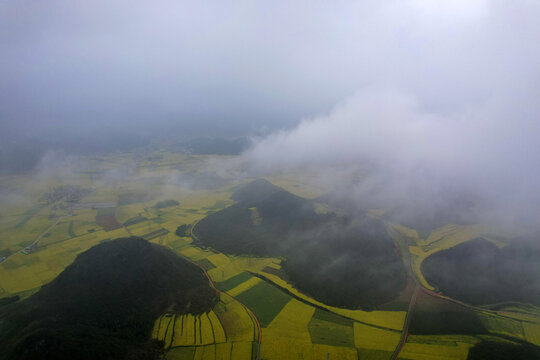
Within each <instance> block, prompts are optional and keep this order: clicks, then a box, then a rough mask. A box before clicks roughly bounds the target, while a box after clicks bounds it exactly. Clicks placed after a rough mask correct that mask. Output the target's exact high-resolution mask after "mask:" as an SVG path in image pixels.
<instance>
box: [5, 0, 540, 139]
mask: <svg viewBox="0 0 540 360" xmlns="http://www.w3.org/2000/svg"><path fill="white" fill-rule="evenodd" d="M448 3H450V2H448ZM489 4H490V5H488V1H481V0H472V1H465V0H457V1H453V2H451V4H444V3H441V2H440V1H434V0H432V1H430V0H408V1H397V0H391V1H374V0H368V1H332V2H327V1H295V2H285V1H262V2H252V1H232V2H223V1H207V2H200V1H171V0H165V1H160V2H154V1H112V2H111V1H103V0H97V1H91V2H90V1H83V2H72V1H58V0H52V1H46V2H39V1H27V0H23V1H2V2H0V52H1V53H2V54H3V56H2V57H0V78H1V81H0V92H1V93H2V94H3V95H2V97H1V98H0V110H1V113H0V116H1V118H0V119H1V121H2V123H3V125H6V124H9V125H10V126H7V127H8V128H12V127H14V126H15V125H14V124H15V123H17V124H19V125H18V126H25V127H27V128H28V129H27V131H28V130H31V129H34V128H36V126H37V125H38V123H39V124H40V125H39V127H38V128H46V129H47V128H51V127H57V126H61V127H62V128H64V129H66V124H71V125H72V126H73V127H75V128H80V127H83V126H89V125H88V124H89V123H92V124H96V125H108V126H111V125H125V124H131V125H132V126H133V125H135V124H143V125H148V124H150V126H147V127H146V128H145V129H147V128H156V127H159V126H162V125H163V124H165V123H173V124H176V125H178V126H179V127H180V128H182V129H189V128H194V129H195V128H197V129H200V130H202V131H204V130H207V131H208V130H209V129H214V130H217V131H223V130H226V129H229V130H230V132H232V133H235V132H245V131H248V132H252V131H254V130H258V129H260V128H264V127H268V128H270V129H272V128H279V127H283V126H290V125H292V124H295V123H297V122H298V121H299V120H300V119H301V118H304V117H310V116H314V115H316V114H318V113H321V112H327V111H328V110H329V109H331V108H332V107H333V106H334V105H335V104H336V103H338V102H340V101H342V100H343V99H344V98H346V97H348V96H350V95H351V94H353V93H354V92H356V91H358V90H361V89H362V88H364V87H366V86H372V85H373V84H374V83H376V84H379V83H381V82H383V83H388V84H392V85H396V86H398V87H400V88H406V89H407V91H412V92H413V93H414V94H415V96H417V98H418V100H419V101H420V102H421V103H422V104H424V105H425V106H427V107H428V108H430V109H434V110H436V111H444V112H455V111H460V110H462V109H463V108H464V107H467V106H470V105H471V104H473V103H478V102H481V101H485V100H486V99H487V98H488V97H489V96H490V94H491V93H492V92H493V91H497V90H498V89H497V88H500V86H497V84H498V83H500V82H501V81H503V82H504V83H505V86H506V87H507V88H508V91H515V90H519V89H515V88H516V84H519V85H520V86H521V82H522V80H524V77H525V79H527V80H529V81H530V80H531V79H530V77H528V75H525V73H526V71H525V70H527V69H526V66H527V65H531V64H532V62H533V60H535V59H534V57H535V56H537V55H538V54H537V51H536V49H534V48H530V46H531V45H533V42H534V41H535V39H536V37H535V35H536V34H537V30H538V28H537V26H536V25H535V22H536V21H535V19H536V15H537V14H538V5H537V3H536V2H535V1H523V0H518V1H511V2H510V1H490V2H489ZM528 47H529V48H528ZM527 48H528V49H527ZM526 49H527V52H526V53H524V52H523V51H524V50H526ZM531 56H532V57H533V58H532V59H530V60H529V59H528V58H530V57H531ZM493 60H495V62H493ZM524 62H525V64H523V63H524ZM501 65H502V68H501ZM524 65H525V67H524ZM508 66H516V67H519V68H520V69H521V70H522V72H518V73H513V74H507V73H505V70H507V67H508ZM494 85H495V86H496V88H495V89H494ZM533 85H534V84H533ZM182 125H184V126H182ZM209 125H212V126H209ZM3 127H4V128H5V127H6V126H3Z"/></svg>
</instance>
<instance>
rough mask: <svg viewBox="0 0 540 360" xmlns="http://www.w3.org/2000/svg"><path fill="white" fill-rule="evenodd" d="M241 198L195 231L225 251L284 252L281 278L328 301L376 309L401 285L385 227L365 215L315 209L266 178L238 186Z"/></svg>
mask: <svg viewBox="0 0 540 360" xmlns="http://www.w3.org/2000/svg"><path fill="white" fill-rule="evenodd" d="M232 198H233V199H235V200H236V201H238V203H237V204H234V205H232V206H230V207H228V208H225V209H223V210H221V211H219V212H217V213H214V214H211V215H209V216H207V217H206V218H204V219H203V220H201V221H200V222H199V223H198V224H197V226H196V227H195V229H194V231H195V234H196V236H197V237H198V238H199V239H200V240H201V241H202V242H203V243H204V244H206V245H209V246H212V247H214V248H216V249H218V250H220V251H222V252H225V253H229V254H253V255H258V256H282V257H285V259H286V260H285V261H284V262H283V268H284V270H285V274H286V275H285V276H286V277H288V280H289V281H290V282H292V283H293V284H294V285H295V286H296V287H297V288H298V289H299V290H300V291H302V292H305V293H306V294H308V295H310V296H312V297H313V298H315V299H317V300H319V301H322V302H324V303H326V304H328V305H332V306H339V307H345V308H350V309H357V308H362V309H374V308H376V306H377V305H378V304H382V303H384V302H387V301H390V300H392V299H393V298H394V297H396V296H397V295H398V294H399V292H400V291H401V290H402V289H403V288H404V286H405V274H406V272H405V269H404V267H403V264H402V262H401V259H400V257H399V256H398V254H397V253H396V251H395V249H394V245H393V243H392V240H391V238H390V237H389V236H388V234H387V233H386V230H385V228H384V226H383V224H382V223H381V222H379V221H377V220H374V219H371V218H368V217H359V218H354V219H353V218H349V217H345V216H341V217H340V216H337V215H335V214H332V213H328V214H319V213H317V212H316V211H315V205H314V203H313V202H312V201H310V200H307V199H304V198H301V197H298V196H295V195H293V194H291V193H289V192H287V191H285V190H283V189H281V188H278V187H276V186H274V185H272V184H271V183H269V182H268V181H266V180H257V181H255V182H252V183H250V184H247V185H245V186H242V187H239V188H238V189H236V191H235V193H234V194H233V196H232Z"/></svg>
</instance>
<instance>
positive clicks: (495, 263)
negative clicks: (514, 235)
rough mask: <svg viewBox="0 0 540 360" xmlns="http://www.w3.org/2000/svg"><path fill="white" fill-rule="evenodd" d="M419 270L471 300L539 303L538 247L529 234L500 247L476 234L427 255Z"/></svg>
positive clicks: (446, 290)
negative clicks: (477, 236)
mask: <svg viewBox="0 0 540 360" xmlns="http://www.w3.org/2000/svg"><path fill="white" fill-rule="evenodd" d="M422 272H423V273H424V276H425V278H426V280H427V281H428V282H429V283H431V284H433V285H437V286H438V287H439V288H440V289H441V290H442V291H443V292H444V293H446V294H448V295H449V296H451V297H454V298H456V299H460V300H463V301H466V302H468V303H470V304H495V303H501V302H508V301H519V302H525V303H531V304H535V305H540V276H539V274H540V251H539V250H538V247H537V246H536V245H535V243H534V239H532V238H531V239H525V238H523V239H515V240H513V241H512V242H511V243H510V244H509V245H507V246H505V247H503V248H498V247H497V246H496V245H494V244H493V243H491V242H489V241H487V240H485V239H483V238H477V239H474V240H471V241H468V242H466V243H463V244H459V245H457V246H455V247H453V248H450V249H448V250H443V251H440V252H437V253H435V254H433V255H431V256H429V257H428V258H427V259H426V260H424V262H423V263H422Z"/></svg>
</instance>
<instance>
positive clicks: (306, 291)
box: [0, 150, 540, 360]
mask: <svg viewBox="0 0 540 360" xmlns="http://www.w3.org/2000/svg"><path fill="white" fill-rule="evenodd" d="M234 159H235V157H234V156H230V155H196V154H188V153H185V152H174V151H170V150H151V151H150V150H149V151H147V152H137V153H135V152H133V153H129V152H124V153H116V154H108V155H102V156H99V157H98V156H92V157H86V158H81V165H80V166H74V167H72V168H71V169H70V171H69V172H67V173H66V172H65V173H63V174H62V175H61V176H59V175H58V176H51V177H49V178H48V180H47V182H43V181H42V180H41V179H39V181H37V180H36V179H35V178H34V177H33V176H30V175H26V176H25V175H17V176H15V175H9V176H7V175H6V176H2V177H1V186H2V188H3V189H4V190H5V191H10V192H12V193H24V194H25V201H24V202H17V203H11V204H12V205H11V206H7V204H5V205H3V206H2V208H1V223H0V226H1V229H2V238H1V239H0V254H1V255H2V261H1V263H0V344H1V346H0V347H1V348H2V352H1V353H0V358H1V359H42V358H44V359H74V358H77V359H95V358H102V359H151V358H155V359H159V358H166V359H208V360H210V359H214V360H217V359H253V360H255V359H376V360H379V359H410V360H412V359H425V360H431V359H433V360H443V359H463V360H465V359H495V358H497V357H495V356H503V355H504V354H507V355H504V356H507V357H500V358H504V359H506V358H509V357H508V356H512V358H515V359H534V358H540V351H539V349H540V307H539V305H540V304H539V302H538V287H537V286H538V285H537V284H538V283H540V275H539V272H538V271H537V264H538V261H537V259H538V257H537V252H536V251H535V249H536V248H535V247H534V246H532V245H531V244H533V241H534V239H536V238H534V235H531V236H533V238H531V237H530V236H529V237H515V236H512V235H509V236H507V237H501V236H496V234H494V233H493V231H492V230H491V229H490V228H489V227H488V226H485V225H481V224H456V223H451V222H448V223H445V224H444V225H443V226H439V225H437V227H436V228H432V229H428V231H427V232H426V231H416V229H413V228H411V227H407V226H405V225H404V224H400V223H398V222H396V218H395V213H388V214H387V213H386V212H385V211H384V210H381V209H371V210H369V209H367V210H366V209H363V210H361V211H355V212H352V211H350V208H349V207H348V206H347V205H346V203H343V206H340V204H342V203H341V202H340V201H338V200H336V198H332V199H333V200H332V201H328V198H329V195H328V193H326V192H324V191H323V190H322V189H321V188H320V187H318V186H317V185H316V184H315V183H314V182H313V181H312V180H313V177H312V174H311V173H310V171H309V170H305V171H303V170H297V171H291V172H289V173H287V172H279V173H275V174H268V175H266V176H264V177H243V176H238V174H239V170H238V169H237V168H235V166H236V165H235V163H234V162H231V160H234ZM216 162H222V163H224V164H227V166H228V168H227V172H223V171H221V170H218V169H217V168H215V169H211V168H209V167H208V164H215V163H216ZM125 164H129V169H127V168H126V167H125ZM231 174H234V175H231ZM203 177H206V179H207V181H206V182H200V181H198V179H201V178H203ZM420 233H422V235H420ZM536 240H537V239H536ZM523 274H526V276H524V275H523ZM494 354H495V355H494ZM508 354H511V355H508Z"/></svg>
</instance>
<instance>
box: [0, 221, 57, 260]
mask: <svg viewBox="0 0 540 360" xmlns="http://www.w3.org/2000/svg"><path fill="white" fill-rule="evenodd" d="M67 216H68V215H63V216H60V217H59V218H58V219H56V222H55V223H54V224H52V225H51V226H49V227H48V228H47V230H45V231H44V232H43V233H41V235H39V236H38V237H37V239H36V240H34V241H33V242H32V244H30V245H28V246H26V247H30V248H32V247H34V246H36V245H37V244H38V243H39V241H40V240H41V239H42V238H43V237H44V236H45V235H46V234H47V233H48V232H49V231H50V230H51V229H52V228H53V227H55V226H56V225H58V223H59V222H60V221H61V220H62V219H63V218H65V217H67ZM26 247H25V248H26ZM23 250H24V249H23ZM21 251H22V250H21ZM19 252H20V251H17V252H14V253H13V254H11V255H9V256H8V257H6V258H5V259H4V260H3V261H2V262H1V263H0V264H3V263H5V262H6V261H8V260H9V259H10V258H12V257H13V256H15V255H17V254H18V253H19Z"/></svg>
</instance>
